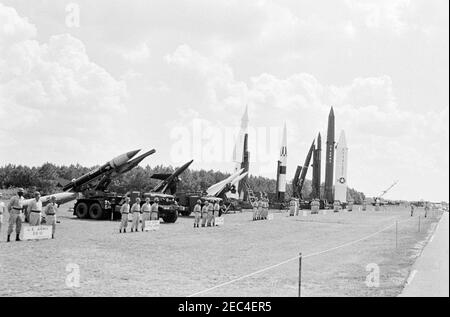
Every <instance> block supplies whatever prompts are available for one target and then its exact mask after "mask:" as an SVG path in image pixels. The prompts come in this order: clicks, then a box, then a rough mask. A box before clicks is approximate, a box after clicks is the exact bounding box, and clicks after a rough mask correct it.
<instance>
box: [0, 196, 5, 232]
mask: <svg viewBox="0 0 450 317" xmlns="http://www.w3.org/2000/svg"><path fill="white" fill-rule="evenodd" d="M2 196H3V194H2V193H0V199H2ZM5 211H6V206H5V203H4V202H3V201H0V233H1V232H2V223H3V214H4V213H5Z"/></svg>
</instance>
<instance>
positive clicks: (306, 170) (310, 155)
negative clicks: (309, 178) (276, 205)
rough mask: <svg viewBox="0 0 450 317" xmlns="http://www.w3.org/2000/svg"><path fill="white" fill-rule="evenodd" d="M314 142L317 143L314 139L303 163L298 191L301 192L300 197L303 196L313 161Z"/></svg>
mask: <svg viewBox="0 0 450 317" xmlns="http://www.w3.org/2000/svg"><path fill="white" fill-rule="evenodd" d="M314 144H315V141H314V140H313V142H312V144H311V147H310V148H309V151H308V155H307V156H306V159H305V164H304V165H303V166H304V167H303V169H302V173H301V175H300V178H299V180H298V192H299V193H300V196H299V197H301V192H302V189H303V185H304V184H305V179H306V174H307V173H308V168H309V164H310V163H311V158H312V156H313V153H314Z"/></svg>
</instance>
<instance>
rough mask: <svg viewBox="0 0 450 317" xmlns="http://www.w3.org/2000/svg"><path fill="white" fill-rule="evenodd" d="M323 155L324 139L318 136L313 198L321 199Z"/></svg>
mask: <svg viewBox="0 0 450 317" xmlns="http://www.w3.org/2000/svg"><path fill="white" fill-rule="evenodd" d="M321 153H322V137H321V136H320V133H319V135H318V136H317V147H315V149H314V154H313V180H312V193H311V196H312V198H317V199H320V169H321V165H322V164H321V155H322V154H321Z"/></svg>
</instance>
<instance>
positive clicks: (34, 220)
mask: <svg viewBox="0 0 450 317" xmlns="http://www.w3.org/2000/svg"><path fill="white" fill-rule="evenodd" d="M28 208H29V211H30V220H29V222H30V226H39V225H40V224H41V216H42V202H41V193H39V192H35V193H34V200H32V201H31V203H30V205H29V206H28Z"/></svg>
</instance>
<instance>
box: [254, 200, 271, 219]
mask: <svg viewBox="0 0 450 317" xmlns="http://www.w3.org/2000/svg"><path fill="white" fill-rule="evenodd" d="M252 207H253V221H256V220H267V216H268V215H269V199H268V198H267V197H262V198H260V199H255V200H253V202H252Z"/></svg>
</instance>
